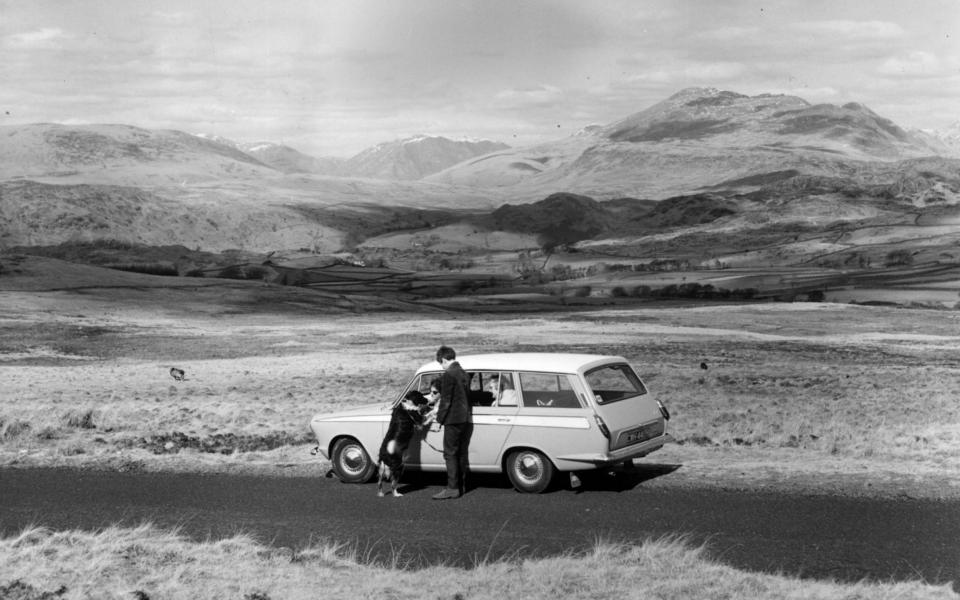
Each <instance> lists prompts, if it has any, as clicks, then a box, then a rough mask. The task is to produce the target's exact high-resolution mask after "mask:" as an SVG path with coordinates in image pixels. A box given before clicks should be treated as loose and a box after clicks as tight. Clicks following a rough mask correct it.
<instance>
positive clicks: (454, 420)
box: [437, 361, 470, 425]
mask: <svg viewBox="0 0 960 600" xmlns="http://www.w3.org/2000/svg"><path fill="white" fill-rule="evenodd" d="M468 422H470V401H469V400H468V399H467V373H466V371H464V370H463V368H462V367H461V366H460V363H458V362H456V361H454V362H452V363H451V364H450V366H449V367H447V369H446V370H445V371H444V372H443V375H442V376H441V377H440V403H439V405H438V406H437V423H440V424H441V425H456V424H458V423H468Z"/></svg>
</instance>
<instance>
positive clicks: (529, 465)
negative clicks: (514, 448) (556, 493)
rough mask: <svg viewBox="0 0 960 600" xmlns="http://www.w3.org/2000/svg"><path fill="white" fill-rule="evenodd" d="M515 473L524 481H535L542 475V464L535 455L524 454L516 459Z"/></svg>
mask: <svg viewBox="0 0 960 600" xmlns="http://www.w3.org/2000/svg"><path fill="white" fill-rule="evenodd" d="M517 475H519V476H520V477H521V478H523V479H524V480H525V481H530V482H533V481H537V480H538V479H540V478H541V477H543V464H542V463H541V462H540V459H539V458H538V457H537V456H534V455H532V454H524V455H523V456H521V457H520V460H518V461H517Z"/></svg>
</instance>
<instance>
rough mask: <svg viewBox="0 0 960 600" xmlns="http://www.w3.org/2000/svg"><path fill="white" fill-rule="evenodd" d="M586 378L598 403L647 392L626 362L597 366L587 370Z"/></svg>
mask: <svg viewBox="0 0 960 600" xmlns="http://www.w3.org/2000/svg"><path fill="white" fill-rule="evenodd" d="M586 380H587V384H588V385H589V386H590V389H592V390H593V395H594V397H595V398H596V399H597V403H598V404H606V403H607V402H616V401H617V400H623V399H624V398H632V397H634V396H640V395H642V394H646V393H647V388H645V387H644V386H643V382H642V381H640V378H639V377H637V374H636V373H634V372H633V369H631V368H630V365H627V364H622V363H621V364H613V365H604V366H602V367H597V368H596V369H593V370H591V371H588V372H587V374H586Z"/></svg>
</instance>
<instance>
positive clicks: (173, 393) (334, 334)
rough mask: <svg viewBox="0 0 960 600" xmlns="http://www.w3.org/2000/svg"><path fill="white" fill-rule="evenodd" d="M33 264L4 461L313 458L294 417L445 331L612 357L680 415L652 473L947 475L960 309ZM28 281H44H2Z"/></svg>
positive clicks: (395, 383)
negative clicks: (575, 293)
mask: <svg viewBox="0 0 960 600" xmlns="http://www.w3.org/2000/svg"><path fill="white" fill-rule="evenodd" d="M29 264H36V266H35V267H34V268H35V269H36V271H35V272H43V273H46V274H47V278H46V279H44V278H37V277H28V276H23V277H21V278H16V277H9V278H6V279H5V280H0V281H3V282H5V283H6V284H7V289H6V290H5V291H2V297H3V302H2V304H0V306H2V308H0V327H2V330H3V335H2V337H0V339H2V346H0V373H2V376H3V381H4V388H3V393H2V396H0V397H2V399H3V400H2V403H0V461H2V463H3V464H5V465H22V466H33V465H75V466H78V467H95V468H117V469H218V470H219V469H222V470H241V469H270V470H279V471H289V472H297V473H304V472H308V473H309V472H315V473H318V474H319V473H321V472H323V470H324V468H325V465H323V464H321V463H320V461H319V460H317V459H314V458H313V457H311V456H310V454H309V449H310V448H311V440H310V437H309V431H308V428H307V424H308V422H309V420H310V417H311V416H312V415H313V414H314V413H316V412H320V411H327V410H333V409H338V408H343V407H347V406H353V405H359V404H363V403H367V402H371V401H380V400H386V399H390V398H393V397H395V395H396V394H397V393H398V392H399V389H400V388H401V387H402V386H403V385H405V383H406V381H407V378H408V377H409V376H410V374H411V373H412V371H413V370H414V369H415V368H416V367H417V366H419V365H420V364H422V363H424V362H426V361H427V360H429V359H430V358H431V357H432V353H433V351H434V350H435V348H436V346H437V345H439V344H441V343H444V344H449V345H452V346H453V347H455V348H457V349H458V351H459V352H461V353H464V354H466V353H476V352H492V351H495V352H502V351H561V352H596V353H605V354H618V355H623V356H625V357H626V358H628V359H629V360H630V361H631V362H632V363H633V364H635V365H636V366H637V368H638V369H639V371H640V372H641V374H642V375H643V376H644V377H645V378H646V380H647V381H648V384H649V386H650V387H651V389H652V390H653V391H654V392H655V393H656V394H657V395H658V397H660V398H661V399H662V400H663V401H665V402H666V404H667V405H668V406H669V407H670V409H671V411H672V412H673V414H674V415H675V417H674V419H673V420H672V421H671V429H672V432H673V435H674V436H675V437H676V440H677V443H676V444H673V445H670V446H668V447H667V448H665V449H663V450H662V451H660V452H658V453H656V454H655V455H652V456H651V457H650V459H651V460H655V461H662V462H667V463H675V464H680V465H682V466H683V467H682V468H681V469H679V470H678V471H676V472H675V473H674V474H673V475H671V476H670V477H669V478H666V479H669V480H671V482H673V483H675V484H677V485H680V484H683V483H684V482H697V483H698V484H703V483H704V482H709V483H712V484H715V485H722V486H733V487H739V486H745V487H750V486H777V487H784V486H790V487H798V488H803V489H813V490H821V491H824V492H828V493H855V494H863V493H892V494H907V495H911V496H933V497H944V496H958V495H960V461H958V458H957V457H958V456H960V425H958V424H960V407H958V406H957V403H956V401H955V399H956V397H957V395H958V392H960V377H958V369H960V335H958V334H957V332H958V331H960V326H958V325H960V323H958V321H960V313H958V312H956V311H950V310H948V311H944V310H930V309H905V308H896V307H878V306H856V305H847V304H833V303H811V302H794V303H771V302H748V303H740V304H733V303H725V304H717V303H703V302H701V303H699V304H697V303H693V302H687V303H680V302H673V303H667V304H633V305H625V304H620V305H589V304H588V305H582V306H576V305H574V306H567V307H564V308H563V309H562V310H556V311H554V312H550V313H535V314H522V313H521V314H505V313H482V312H475V311H470V312H467V311H459V312H455V311H443V310H440V309H438V308H436V307H434V308H432V309H429V310H428V309H426V308H423V307H420V306H417V305H410V304H407V305H404V304H403V303H401V302H399V301H384V300H382V299H379V298H373V297H370V298H363V297H352V298H350V299H349V301H348V297H340V298H339V299H338V298H335V297H332V296H330V295H328V294H324V293H320V292H316V291H311V290H308V289H298V288H290V287H283V286H264V285H263V284H261V283H252V282H230V281H223V280H216V279H209V278H204V279H192V278H181V279H178V281H180V282H183V285H181V286H170V285H168V282H169V279H168V278H162V277H155V276H149V275H141V274H131V273H122V272H112V271H111V273H116V276H117V277H118V280H117V281H114V282H110V283H105V284H101V285H99V286H81V285H80V283H79V282H77V281H75V282H73V283H72V284H71V283H69V278H68V276H67V275H66V274H65V273H61V274H60V275H57V276H56V277H53V276H54V275H56V274H57V273H60V271H57V270H56V268H54V267H56V266H57V265H59V266H60V267H63V265H66V263H57V262H56V261H52V262H50V263H48V262H45V261H39V260H38V261H29V260H28V261H25V263H24V265H25V266H26V265H29ZM44 265H46V266H44ZM50 265H54V266H53V267H51V266H50ZM68 270H73V269H72V267H70V266H69V265H68ZM44 280H45V281H47V283H48V284H50V283H52V282H55V283H56V284H57V285H56V286H51V287H59V288H60V289H56V290H46V291H44V290H29V289H20V290H13V289H10V288H16V287H18V286H17V285H16V282H18V281H21V282H32V283H33V284H39V283H40V282H41V281H44ZM121 280H123V281H122V282H121ZM153 286H157V287H153ZM19 287H21V288H25V287H29V286H19ZM701 363H702V364H701ZM173 366H175V367H178V368H181V369H184V370H185V372H186V379H185V380H184V381H176V380H174V379H173V378H171V376H170V374H169V370H170V368H171V367H173Z"/></svg>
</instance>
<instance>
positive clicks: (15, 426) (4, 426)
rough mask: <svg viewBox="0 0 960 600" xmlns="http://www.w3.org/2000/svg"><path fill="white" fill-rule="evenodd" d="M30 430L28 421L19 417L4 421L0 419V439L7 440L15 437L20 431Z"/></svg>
mask: <svg viewBox="0 0 960 600" xmlns="http://www.w3.org/2000/svg"><path fill="white" fill-rule="evenodd" d="M26 431H30V423H29V422H27V421H22V420H20V419H14V420H13V421H8V422H6V423H4V422H3V421H0V439H3V440H7V439H10V438H15V437H17V436H18V435H20V434H21V433H24V432H26Z"/></svg>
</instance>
